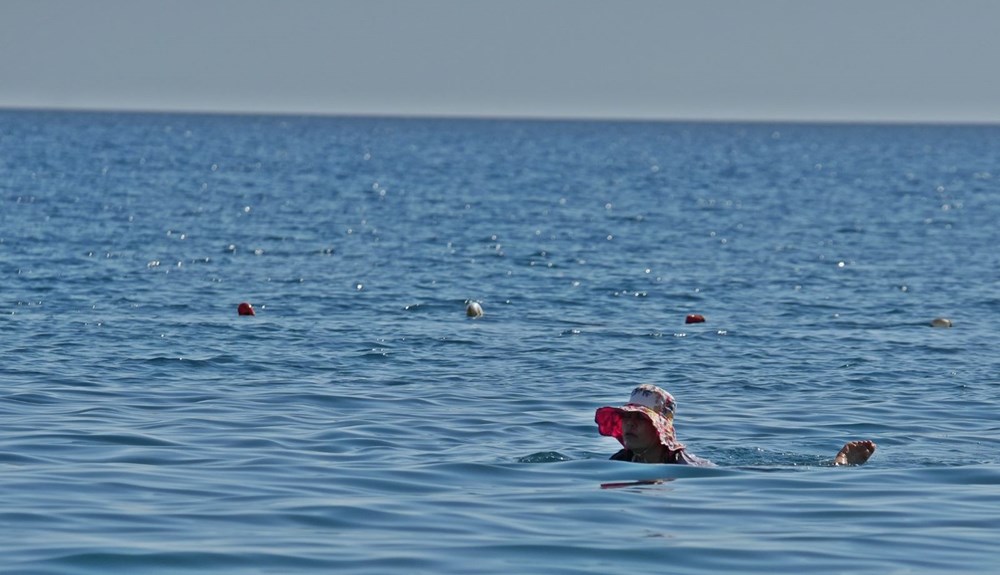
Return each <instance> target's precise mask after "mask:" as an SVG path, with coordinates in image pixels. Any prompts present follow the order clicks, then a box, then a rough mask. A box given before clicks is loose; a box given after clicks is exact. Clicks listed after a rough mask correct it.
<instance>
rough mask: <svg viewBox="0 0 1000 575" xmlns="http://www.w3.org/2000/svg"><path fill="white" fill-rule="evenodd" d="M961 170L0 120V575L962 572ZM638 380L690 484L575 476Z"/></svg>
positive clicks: (995, 394) (842, 159)
mask: <svg viewBox="0 0 1000 575" xmlns="http://www.w3.org/2000/svg"><path fill="white" fill-rule="evenodd" d="M998 161H1000V127H989V126H905V125H892V126H879V125H808V124H774V125H770V124H725V123H669V122H665V123H642V122H632V123H615V122H541V121H535V122H531V121H501V120H443V119H439V120H433V119H421V120H418V119H402V118H319V117H265V116H213V115H169V114H163V115H156V114H148V115H144V114H109V113H106V114H87V113H55V112H13V111H8V112H0V354H2V358H3V359H2V362H0V530H2V533H3V537H0V571H3V572H9V573H58V574H63V573H72V574H98V573H100V574H104V573H108V572H141V573H184V572H190V573H208V572H210V573H301V572H316V573H331V572H338V573H456V574H458V573H607V572H611V571H636V572H638V571H650V572H654V571H669V572H672V573H691V574H706V573H722V572H733V573H762V574H763V573H768V574H773V573H803V572H809V573H816V574H820V573H872V574H876V573H877V574H886V573H908V574H914V573H916V574H931V573H935V574H936V573H942V572H948V573H991V572H995V569H996V564H997V563H998V561H1000V545H998V543H997V537H998V534H1000V518H998V509H1000V456H998V451H1000V417H998V408H1000V381H998V380H1000V378H998V375H1000V354H998V352H997V350H998V349H1000V336H998V333H997V329H996V328H997V324H998V321H1000V271H998V270H1000V256H998V250H997V244H998V239H1000V235H998V227H997V222H998V221H1000V192H998V188H1000V173H998V172H1000V168H998ZM244 301H246V302H251V303H252V304H253V305H254V307H255V309H256V311H257V315H256V316H253V317H247V316H239V315H237V312H236V308H237V305H238V304H239V303H240V302H244ZM467 301H478V302H480V303H481V304H482V306H483V308H484V310H485V315H484V316H483V317H481V318H478V319H470V318H467V317H466V316H465V313H464V309H465V304H466V302H467ZM693 313H697V314H702V315H704V316H705V317H706V319H707V321H706V322H705V323H702V324H685V322H684V319H685V316H686V315H687V314H693ZM935 317H947V318H950V319H951V320H952V321H953V322H954V327H952V328H950V329H936V328H932V327H930V321H931V320H932V319H933V318H935ZM645 382H650V383H656V384H659V385H662V386H663V387H665V388H667V389H669V390H670V391H671V392H672V393H673V394H674V396H675V397H676V398H677V401H678V412H677V421H676V427H677V432H678V436H679V439H680V440H681V441H683V442H685V443H686V444H687V445H688V447H689V449H690V450H691V451H692V452H694V453H696V454H698V455H700V456H702V457H705V458H708V459H710V460H712V461H714V462H715V463H717V464H718V467H715V468H689V467H683V466H652V465H639V464H631V463H622V462H612V461H608V460H607V458H608V456H609V455H610V454H611V453H613V452H614V451H615V450H616V449H617V448H618V446H617V444H616V442H615V441H614V440H613V439H610V438H606V437H601V436H599V435H598V434H597V432H596V426H595V425H594V423H593V415H594V410H595V409H596V408H597V407H600V406H602V405H614V404H621V403H623V402H624V401H625V400H626V399H627V396H628V393H629V391H630V390H631V388H632V387H633V386H634V385H636V384H638V383H645ZM862 438H870V439H872V440H874V441H875V442H876V443H877V444H878V446H879V447H878V451H877V453H876V454H875V456H874V457H873V458H872V459H871V461H870V462H869V463H868V464H866V465H864V466H860V467H850V468H844V467H832V466H831V465H830V460H831V458H832V456H833V455H834V454H835V453H836V451H837V450H838V449H839V447H840V446H841V445H842V444H843V442H845V441H847V440H850V439H862Z"/></svg>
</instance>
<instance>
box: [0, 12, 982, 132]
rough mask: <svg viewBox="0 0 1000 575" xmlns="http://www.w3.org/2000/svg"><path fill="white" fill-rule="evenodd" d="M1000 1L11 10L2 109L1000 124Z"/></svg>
mask: <svg viewBox="0 0 1000 575" xmlns="http://www.w3.org/2000/svg"><path fill="white" fill-rule="evenodd" d="M998 22H1000V2H998V1H995V0H936V1H930V0H836V1H829V0H823V1H819V0H683V1H681V0H635V1H632V0H494V1H486V0H351V1H347V0H169V1H158V0H88V1H82V0H0V108H35V109H38V108H43V109H48V108H58V109H96V110H142V111H149V110H157V111H201V112H237V113H292V114H301V113H307V114H334V115H401V116H462V117H465V116H482V117H523V118H609V119H654V120H751V121H757V120H763V121H767V120H781V121H848V122H961V123H967V122H974V123H997V122H1000V73H997V71H996V70H997V64H996V63H995V60H996V57H997V55H1000V34H998V33H997V31H996V30H997V23H998Z"/></svg>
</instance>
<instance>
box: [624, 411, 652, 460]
mask: <svg viewBox="0 0 1000 575" xmlns="http://www.w3.org/2000/svg"><path fill="white" fill-rule="evenodd" d="M621 418H622V440H623V441H624V443H625V447H626V448H627V449H630V450H632V451H639V452H642V451H645V450H647V449H649V448H651V447H656V446H657V445H659V444H660V434H659V433H657V432H656V428H655V427H653V423H652V422H651V421H649V418H647V417H646V416H645V415H643V414H641V413H637V412H632V411H625V412H622V414H621Z"/></svg>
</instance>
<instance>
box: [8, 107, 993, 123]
mask: <svg viewBox="0 0 1000 575" xmlns="http://www.w3.org/2000/svg"><path fill="white" fill-rule="evenodd" d="M0 112H34V113H67V114H135V115H143V114H145V115H164V116H170V115H174V116H260V117H269V116H270V117H298V118H313V117H315V118H345V119H346V118H357V119H387V120H388V119H396V120H441V121H455V120H467V121H511V122H595V123H613V122H621V123H665V124H668V123H669V124H783V125H791V124H794V125H804V124H812V125H839V126H851V125H856V126H938V127H945V126H955V127H974V126H982V127H992V126H1000V120H944V119H912V118H886V119H877V118H805V117H770V118H769V117H739V116H731V117H727V116H691V117H685V116H628V115H614V114H608V115H593V116H591V115H565V116H560V115H546V114H517V113H510V114H502V113H496V114H489V113H482V114H478V113H455V114H442V113H428V112H423V113H421V112H377V111H368V112H334V111H305V110H264V109H262V110H224V109H213V108H143V107H110V106H21V105H5V104H0Z"/></svg>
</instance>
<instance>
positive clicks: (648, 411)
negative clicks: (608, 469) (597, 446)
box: [594, 383, 684, 451]
mask: <svg viewBox="0 0 1000 575" xmlns="http://www.w3.org/2000/svg"><path fill="white" fill-rule="evenodd" d="M676 407H677V402H675V401H674V396H672V395H670V394H669V393H667V391H666V390H663V389H660V388H659V387H656V386H655V385H651V384H648V383H644V384H642V385H640V386H639V387H637V388H635V389H633V390H632V396H631V397H630V398H629V400H628V403H626V404H625V405H623V406H621V407H610V406H609V407H600V408H598V409H597V413H595V414H594V422H595V423H597V430H598V431H599V432H600V434H601V435H607V436H609V437H614V438H615V439H617V440H618V442H619V443H621V444H622V446H624V445H625V442H624V441H623V440H622V416H621V414H622V412H625V411H632V412H639V413H641V414H643V415H645V416H646V418H648V419H649V421H650V422H651V423H652V424H653V427H655V428H656V431H657V432H659V434H660V443H661V444H662V445H663V446H664V447H666V448H667V449H669V450H671V451H678V450H681V449H684V444H682V443H678V442H677V438H676V437H675V436H674V409H676Z"/></svg>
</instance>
